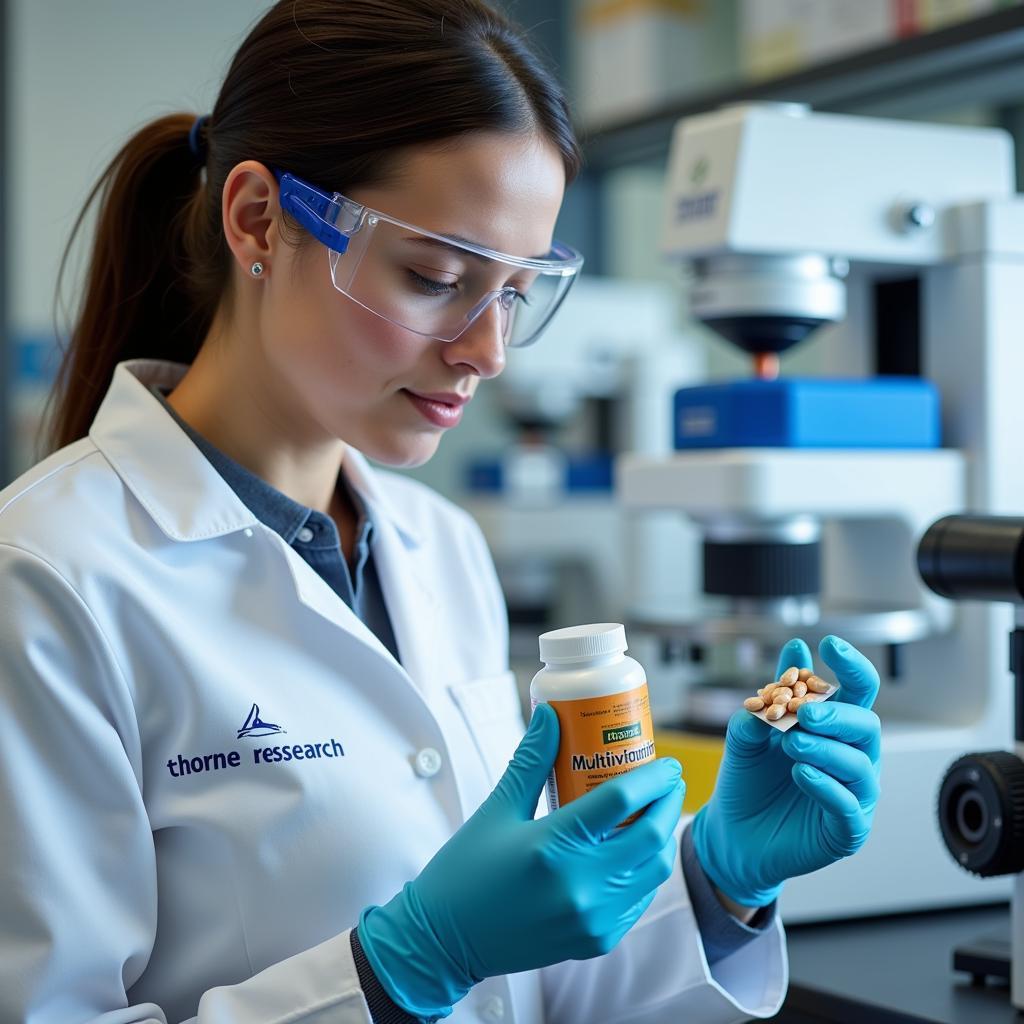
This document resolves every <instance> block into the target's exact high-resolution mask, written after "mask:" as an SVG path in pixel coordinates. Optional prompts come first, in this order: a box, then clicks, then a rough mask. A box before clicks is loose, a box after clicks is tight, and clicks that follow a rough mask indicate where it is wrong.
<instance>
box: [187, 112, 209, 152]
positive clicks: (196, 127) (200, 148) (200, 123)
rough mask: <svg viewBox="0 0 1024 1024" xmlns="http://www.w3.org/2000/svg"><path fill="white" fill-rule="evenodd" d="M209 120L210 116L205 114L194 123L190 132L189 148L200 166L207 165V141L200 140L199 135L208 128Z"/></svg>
mask: <svg viewBox="0 0 1024 1024" xmlns="http://www.w3.org/2000/svg"><path fill="white" fill-rule="evenodd" d="M209 120H210V115H209V114H203V115H202V116H201V117H197V118H196V119H195V121H193V122H192V127H191V128H190V129H189V132H188V148H189V149H190V150H192V155H193V156H194V157H195V158H196V160H198V161H199V163H200V164H205V163H206V140H205V139H203V138H200V134H199V133H200V132H201V131H202V130H203V129H204V128H205V127H206V123H207V121H209Z"/></svg>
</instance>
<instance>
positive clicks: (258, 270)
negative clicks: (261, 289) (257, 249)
mask: <svg viewBox="0 0 1024 1024" xmlns="http://www.w3.org/2000/svg"><path fill="white" fill-rule="evenodd" d="M249 273H250V274H252V276H253V277H261V276H262V275H263V264H262V263H260V262H259V260H257V261H256V262H255V263H254V264H253V265H252V266H251V267H250V268H249Z"/></svg>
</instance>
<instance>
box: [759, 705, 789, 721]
mask: <svg viewBox="0 0 1024 1024" xmlns="http://www.w3.org/2000/svg"><path fill="white" fill-rule="evenodd" d="M785 713H786V705H785V704H773V705H772V706H771V707H770V708H768V710H767V711H765V713H764V717H765V718H767V719H768V721H769V722H777V721H778V720H779V719H780V718H781V717H782V716H783V715H784V714H785Z"/></svg>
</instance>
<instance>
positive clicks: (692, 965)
mask: <svg viewBox="0 0 1024 1024" xmlns="http://www.w3.org/2000/svg"><path fill="white" fill-rule="evenodd" d="M183 372H184V367H182V366H178V365H175V364H171V363H162V362H155V361H149V360H137V361H132V362H128V363H122V364H121V365H119V366H118V367H117V370H116V372H115V374H114V379H113V382H112V384H111V387H110V389H109V391H108V393H107V395H106V397H105V399H104V402H103V405H102V407H101V409H100V410H99V413H98V414H97V416H96V419H95V421H94V423H93V425H92V428H91V430H90V433H89V436H88V437H87V438H84V439H82V440H81V441H78V442H76V443H75V444H72V445H70V446H68V447H67V448H65V449H63V450H62V451H59V452H57V453H56V454H54V455H52V456H50V457H49V458H47V459H46V460H44V461H43V462H42V463H40V464H39V465H37V466H36V467H35V468H33V469H32V470H30V471H29V472H28V473H26V474H25V475H23V476H22V477H21V478H20V479H18V480H17V481H15V482H14V483H13V484H11V485H10V486H9V487H8V488H6V489H5V490H4V491H2V492H0V673H2V675H0V1020H2V1021H3V1022H5V1024H6V1022H13V1021H27V1022H29V1024H76V1022H84V1021H90V1022H102V1024H129V1022H131V1024H135V1022H143V1021H145V1022H161V1024H164V1022H179V1021H182V1020H185V1019H189V1020H198V1021H201V1022H213V1021H217V1022H225V1024H286V1022H287V1024H369V1022H370V1016H369V1013H368V1011H367V1007H366V1002H365V999H364V996H363V993H362V991H361V989H360V986H359V981H358V977H357V974H356V970H355V967H354V964H353V961H352V956H351V952H350V947H349V929H350V928H351V927H352V926H353V925H354V924H355V922H356V921H357V918H358V915H359V912H360V911H361V910H362V909H363V907H365V906H366V905H367V904H369V903H374V902H376V903H383V902H385V901H387V900H388V899H389V898H390V897H391V896H392V895H393V894H394V893H395V892H397V891H398V890H399V889H400V888H401V886H402V885H403V883H404V882H405V881H407V880H408V879H410V878H413V877H414V876H415V875H416V874H417V873H418V872H419V871H420V870H421V869H422V867H423V866H424V864H425V863H426V862H427V860H428V859H429V858H430V857H431V855H432V854H433V853H434V852H435V851H436V850H437V849H438V847H440V846H441V845H442V844H443V843H444V842H445V840H446V839H447V838H448V837H449V836H450V835H451V834H452V833H453V832H454V831H455V830H456V829H457V828H458V827H459V825H460V824H461V823H462V822H463V821H464V820H465V819H466V817H467V816H468V815H470V814H471V813H472V812H473V810H474V809H475V808H476V807H477V806H478V805H479V804H480V802H481V801H482V800H483V799H484V798H485V797H486V796H487V794H488V793H489V792H490V790H491V789H492V787H493V786H494V784H495V782H497V780H498V778H499V776H500V774H501V772H502V770H503V769H504V768H505V765H506V764H507V761H508V759H509V757H510V755H511V753H512V751H513V749H514V748H515V745H516V743H517V741H518V739H519V737H520V736H521V735H522V731H523V721H522V717H521V714H520V710H519V705H518V701H517V697H516V690H515V685H514V680H513V677H512V675H511V674H510V673H509V672H508V671H507V661H506V657H507V650H506V618H505V608H504V605H503V600H502V596H501V593H500V590H499V587H498V583H497V579H496V577H495V574H494V570H493V565H492V562H491V559H490V556H489V554H488V551H487V549H486V546H485V544H484V541H483V539H482V536H481V534H480V531H479V530H478V529H477V527H476V525H475V524H474V523H473V521H472V520H471V519H470V518H469V517H468V516H467V515H466V514H465V513H464V512H462V511H461V510H459V509H458V508H456V507H455V506H453V505H452V504H450V503H449V502H447V501H445V500H444V499H442V498H441V497H439V496H438V495H436V494H435V493H433V492H432V491H430V490H429V489H428V488H426V487H424V486H422V485H420V484H418V483H416V482H414V481H412V480H410V479H407V478H404V477H401V476H398V475H394V474H390V473H384V472H377V471H373V470H371V469H370V467H369V466H368V465H367V463H366V461H365V460H364V459H363V458H362V457H361V456H360V455H359V454H358V453H356V452H354V451H351V450H350V451H349V452H348V453H347V454H346V456H345V460H344V472H345V473H346V474H348V477H349V479H350V480H351V482H352V485H353V486H354V487H355V489H356V491H357V492H358V493H359V495H360V496H361V497H362V499H363V500H364V501H365V502H366V504H367V505H368V506H369V508H370V510H371V512H372V515H373V517H374V520H375V524H376V529H375V531H374V537H375V540H374V557H375V559H376V562H377V567H378V571H379V574H380V579H381V585H382V589H383V592H384V596H385V600H386V602H387V607H388V611H389V613H390V616H391V619H392V622H393V626H394V631H395V635H396V637H397V641H398V646H399V650H400V653H401V658H402V664H401V665H399V664H398V663H397V662H396V661H395V660H394V659H393V658H392V657H391V655H390V654H389V653H388V652H387V650H386V649H385V648H384V647H383V646H382V645H381V644H380V643H379V642H378V640H377V639H376V637H374V636H373V635H372V634H371V633H370V631H369V630H368V629H367V628H366V627H365V626H364V625H363V624H362V623H361V622H360V621H359V620H358V619H357V618H356V617H355V615H353V613H352V612H351V611H350V610H349V608H348V607H347V606H346V605H345V604H344V602H343V601H341V600H340V598H338V597H337V595H336V594H335V593H334V592H333V591H332V590H331V589H330V588H329V587H328V585H327V584H326V583H325V582H324V581H323V580H322V579H321V578H320V577H319V576H318V575H317V574H316V573H315V572H314V570H313V569H311V568H310V567H309V566H308V565H307V564H306V563H305V562H304V561H303V560H302V559H301V558H300V557H298V555H296V554H295V552H294V551H293V550H292V549H291V548H290V547H289V546H288V545H287V544H285V543H284V541H283V540H282V539H281V537H280V536H278V535H277V534H276V533H274V532H273V531H272V530H270V529H269V528H267V527H265V526H263V525H262V524H261V523H260V522H259V521H258V520H257V519H255V518H254V516H253V515H252V513H251V512H250V511H249V510H248V509H247V508H246V506H245V505H244V504H243V503H242V502H241V501H240V500H239V498H238V497H237V496H236V495H235V493H234V492H233V491H232V490H231V489H230V488H229V487H228V485H227V484H226V483H225V482H224V481H223V479H222V478H221V477H220V476H219V474H218V473H217V472H216V471H215V470H214V469H213V467H212V466H211V465H210V464H209V463H208V462H207V461H206V459H205V458H204V457H203V456H202V454H201V453H200V452H199V451H198V450H197V449H196V448H195V446H194V445H193V444H192V442H191V441H190V440H189V439H188V437H187V436H186V435H185V434H184V433H183V432H182V431H181V430H180V428H179V427H178V426H177V425H176V424H175V422H174V421H173V419H172V418H171V417H170V416H169V415H168V414H167V412H166V410H164V409H163V408H162V407H161V405H160V403H159V402H158V401H157V399H156V398H155V397H154V396H153V395H152V394H151V393H150V392H149V390H148V385H151V384H153V383H159V384H166V385H170V386H173V385H174V384H175V383H176V382H177V381H178V380H179V379H180V377H181V375H182V373H183ZM254 704H255V705H257V706H258V709H259V712H258V717H259V721H260V722H264V723H270V725H268V726H266V727H264V728H260V727H257V728H256V729H255V730H251V731H250V732H249V733H248V734H244V735H242V736H241V737H239V732H240V730H242V729H243V726H244V725H246V724H247V721H248V724H249V725H250V726H251V725H252V724H253V723H252V721H251V718H252V714H251V713H252V711H253V705H254ZM274 725H276V726H278V727H279V728H280V729H281V730H283V731H281V732H277V733H273V734H271V732H270V729H271V727H272V726H274ZM261 733H262V735H261ZM317 744H319V747H318V746H317ZM307 745H308V746H307ZM275 747H276V748H278V753H277V754H276V755H275V753H274V748H275ZM295 747H298V748H299V749H300V753H301V755H302V757H301V759H297V758H296V756H295ZM286 749H287V750H288V751H289V752H291V753H292V755H293V756H292V757H291V759H287V754H286V753H285V750H286ZM339 749H340V751H341V752H339ZM257 750H259V751H260V753H259V755H258V756H259V759H260V760H259V763H256V760H255V759H256V757H257V754H256V751H257ZM267 751H269V754H267V755H266V756H264V755H265V752H267ZM435 752H436V756H435ZM275 756H276V757H278V758H280V759H279V760H275ZM179 757H180V758H181V759H182V760H181V761H179V760H178V758H179ZM268 759H269V760H268ZM186 761H187V762H188V769H189V770H188V771H185V769H184V767H183V765H184V764H185V762H186ZM168 762H170V765H169V764H168ZM193 766H198V767H199V768H200V769H201V770H198V771H194V772H193V771H192V770H191V769H192V767H193ZM494 927H495V928H500V927H501V921H500V920H496V921H495V922H494ZM786 979H787V967H786V957H785V947H784V936H783V932H782V928H781V926H776V927H774V928H773V929H770V930H769V931H768V932H767V933H766V934H765V935H763V936H760V937H758V938H757V939H755V940H754V941H753V942H752V943H750V944H749V945H748V946H747V947H746V948H745V949H743V950H742V951H740V952H739V953H737V954H735V955H733V956H732V957H730V958H728V959H727V960H725V961H722V962H720V963H718V964H717V965H716V966H715V968H714V970H713V971H709V969H708V967H707V965H706V961H705V958H704V954H703V950H702V947H701V941H700V936H699V934H698V932H697V929H696V927H695V924H694V919H693V914H692V911H691V908H690V905H689V901H688V897H687V892H686V887H685V884H684V881H683V875H682V870H681V869H680V870H679V871H677V872H676V874H675V876H674V877H673V878H672V879H671V881H669V882H667V883H666V884H665V885H664V886H662V888H661V890H660V891H659V895H658V897H657V899H656V901H655V902H654V903H653V904H652V906H651V907H650V908H649V909H648V911H647V913H646V914H645V915H644V916H643V918H641V920H640V921H639V922H638V923H637V925H636V926H635V927H634V928H633V929H632V931H631V932H630V933H629V934H628V935H627V936H626V937H625V939H624V940H623V941H622V942H621V943H620V945H619V946H618V947H617V948H616V949H615V950H613V951H612V952H611V953H610V954H608V955H607V956H604V957H601V958H599V959H595V960H589V961H568V962H566V963H563V964H559V965H556V966H553V967H550V968H547V969H545V970H541V971H532V972H527V973H523V974H518V975H513V976H508V977H497V978H492V979H489V980H486V981H484V982H482V983H481V984H480V985H478V986H477V987H476V988H475V989H474V990H473V991H472V992H471V993H470V994H469V995H468V996H467V997H466V998H465V999H464V1000H463V1001H462V1002H461V1003H459V1004H458V1005H457V1006H456V1007H455V1011H454V1013H453V1014H452V1016H451V1018H450V1020H452V1021H453V1022H459V1024H461V1022H465V1021H476V1020H483V1021H488V1020H492V1021H498V1020H503V1021H506V1022H515V1024H542V1022H544V1024H564V1022H573V1021H581V1022H583V1021H585V1022H588V1024H614V1022H627V1021H628V1022H630V1024H644V1022H647V1024H655V1022H662V1021H673V1022H675V1021H683V1022H694V1024H698V1022H699V1024H712V1022H714V1024H718V1022H726V1021H740V1020H743V1019H746V1018H747V1017H748V1016H749V1015H757V1016H768V1015H771V1014H773V1013H774V1012H775V1011H776V1010H777V1009H778V1007H779V1004H780V1002H781V998H782V995H783V993H784V991H785V986H786Z"/></svg>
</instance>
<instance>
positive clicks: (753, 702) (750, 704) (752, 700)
mask: <svg viewBox="0 0 1024 1024" xmlns="http://www.w3.org/2000/svg"><path fill="white" fill-rule="evenodd" d="M743 706H744V707H745V708H746V709H747V710H748V711H763V710H764V701H763V700H761V698H760V697H748V698H747V699H746V700H745V701H744V702H743Z"/></svg>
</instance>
